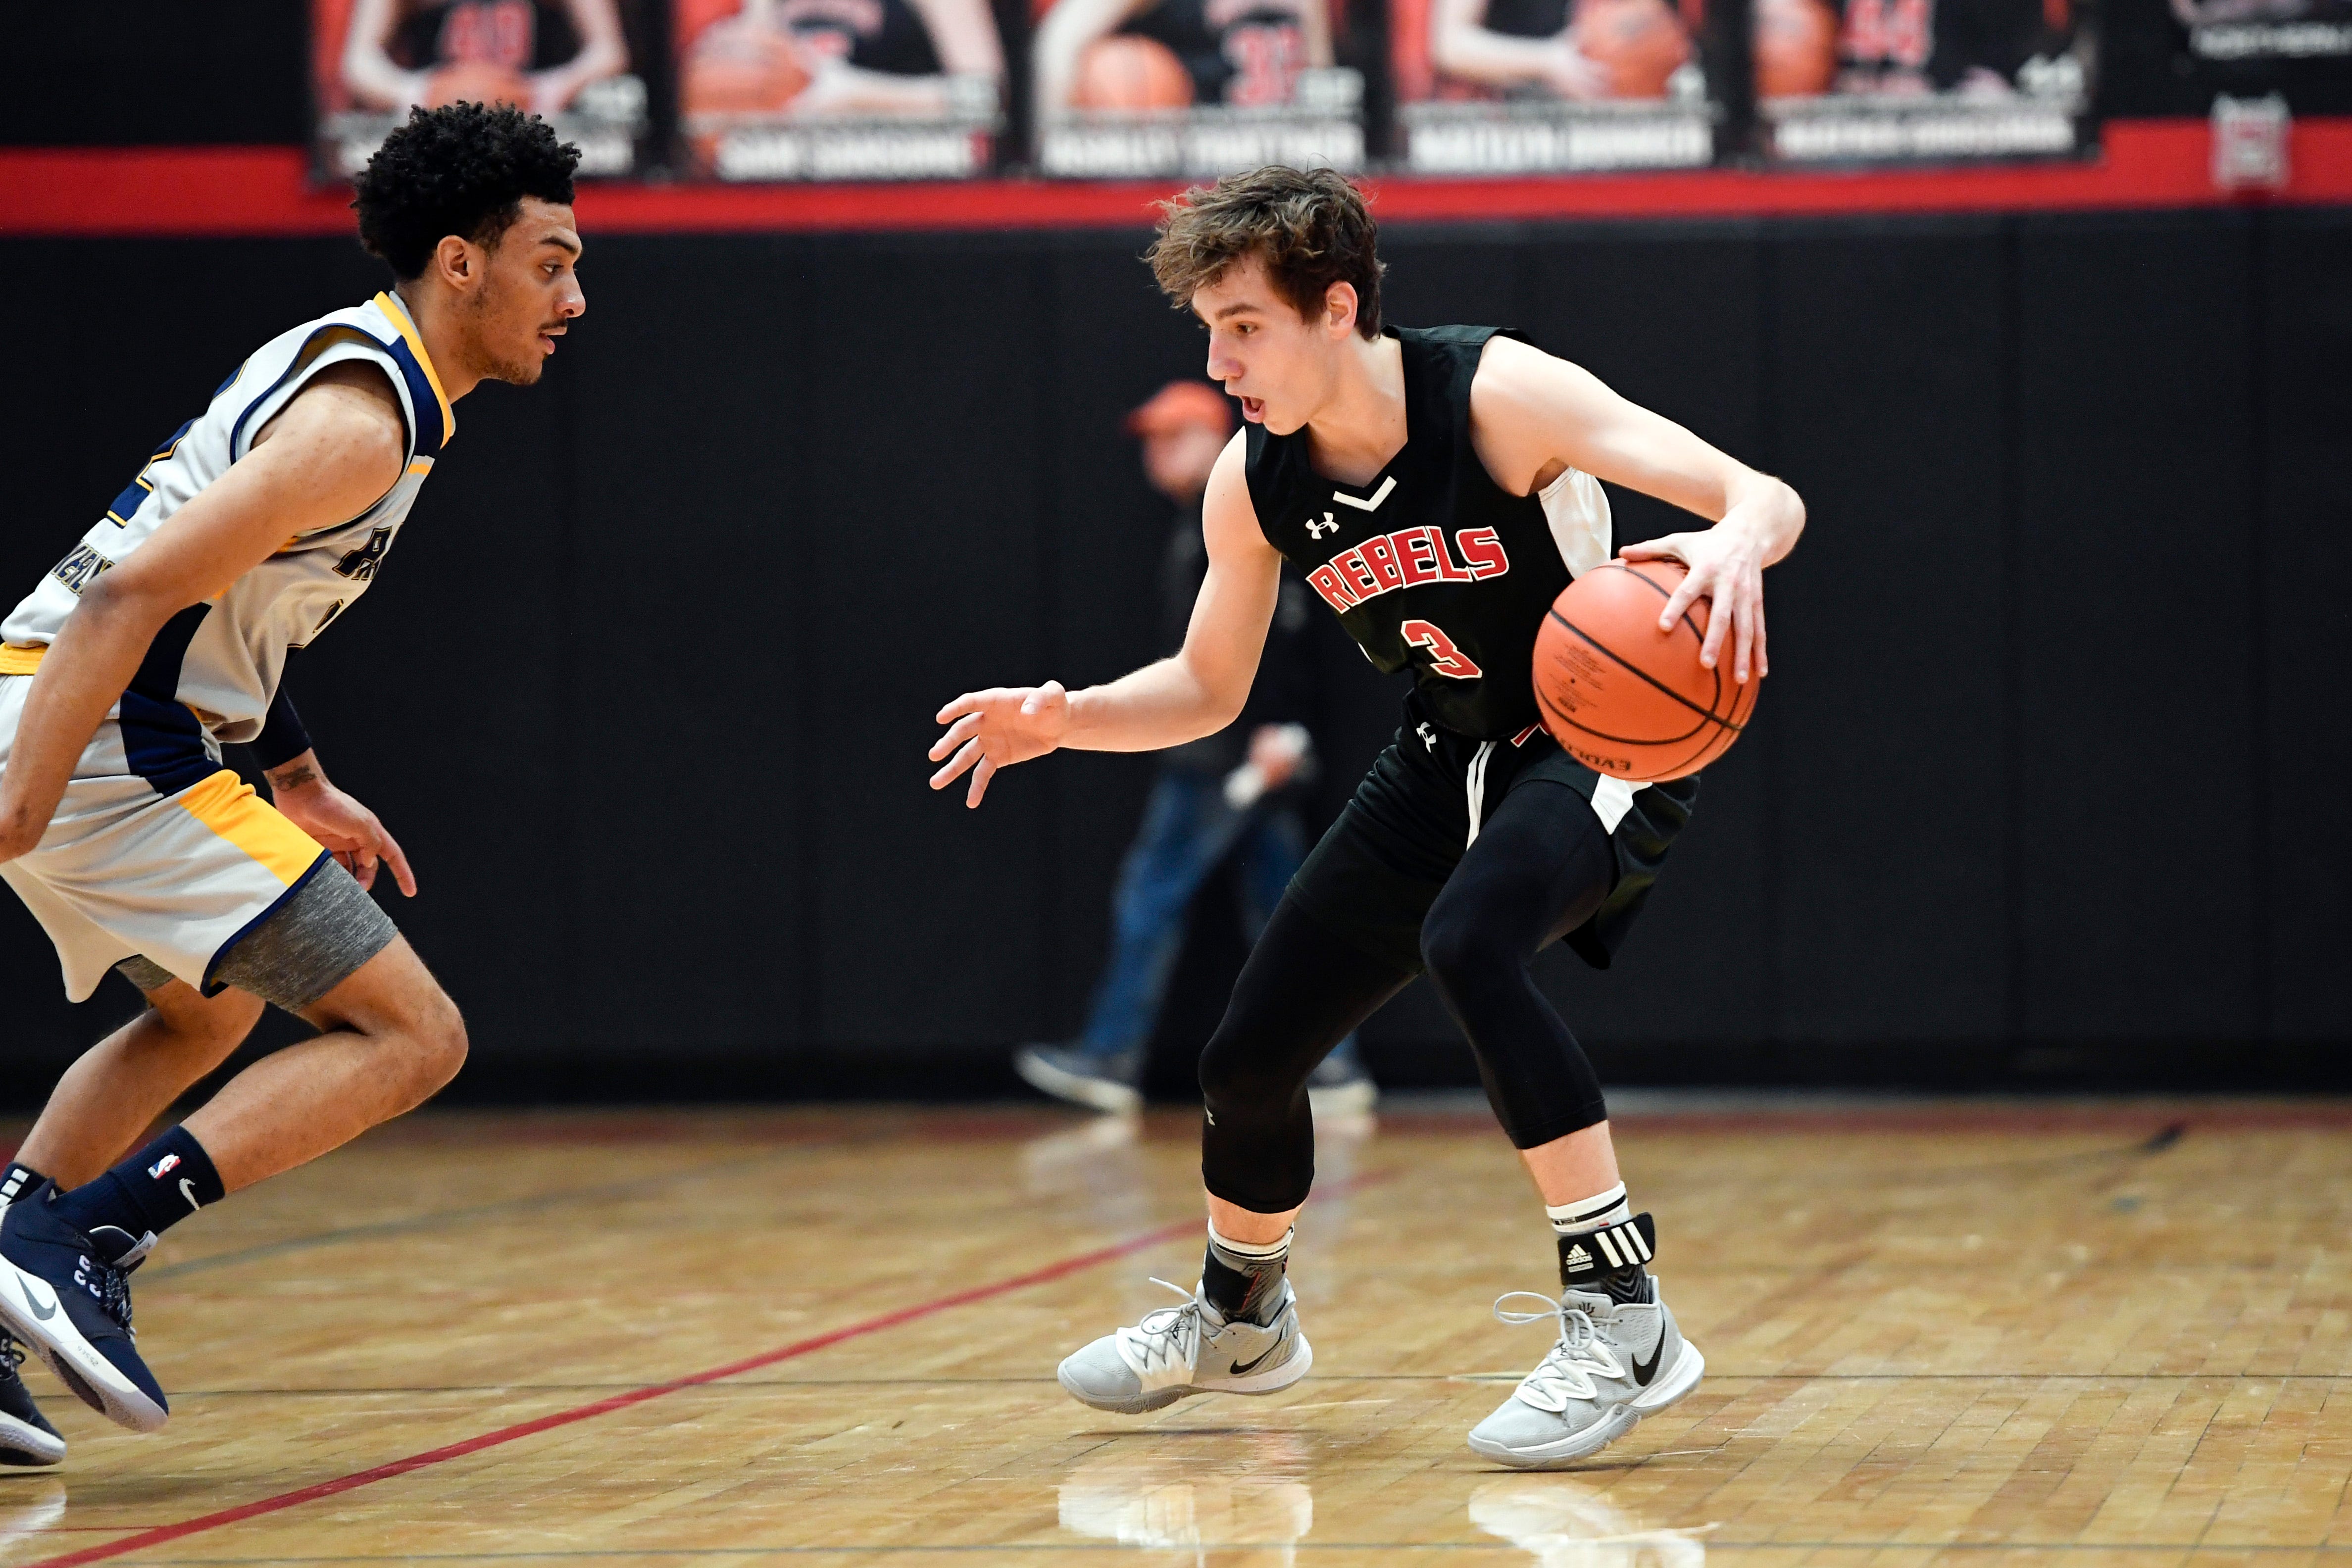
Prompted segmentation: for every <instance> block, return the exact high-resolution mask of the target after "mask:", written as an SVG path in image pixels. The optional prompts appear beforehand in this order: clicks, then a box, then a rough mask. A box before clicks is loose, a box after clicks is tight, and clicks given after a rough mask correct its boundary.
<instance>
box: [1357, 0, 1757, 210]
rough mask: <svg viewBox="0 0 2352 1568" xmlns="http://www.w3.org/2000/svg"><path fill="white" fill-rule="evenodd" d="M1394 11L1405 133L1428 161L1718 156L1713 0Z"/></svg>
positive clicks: (1413, 153)
mask: <svg viewBox="0 0 2352 1568" xmlns="http://www.w3.org/2000/svg"><path fill="white" fill-rule="evenodd" d="M1720 10H1721V5H1720V0H1717V11H1718V12H1720ZM1390 16H1391V27H1392V32H1391V41H1392V47H1393V59H1394V65H1395V72H1396V89H1397V91H1396V98H1397V110H1396V112H1397V137H1398V141H1399V143H1400V151H1401V152H1402V156H1403V163H1404V166H1405V167H1406V168H1407V169H1409V170H1411V171H1412V172H1415V173H1424V174H1519V173H1549V172H1597V171H1606V170H1636V169H1685V168H1692V167H1696V166H1698V165H1701V164H1705V163H1709V162H1713V161H1714V159H1715V141H1716V128H1717V125H1718V124H1719V123H1720V122H1721V121H1722V119H1723V105H1722V96H1723V95H1722V93H1721V91H1720V88H1721V86H1722V83H1723V79H1724V73H1725V60H1724V57H1725V55H1726V53H1727V51H1726V50H1725V49H1724V48H1723V47H1722V44H1723V40H1722V38H1721V37H1720V24H1719V22H1717V20H1716V19H1714V18H1711V17H1710V16H1709V14H1708V5H1707V0H1679V3H1675V0H1391V9H1390Z"/></svg>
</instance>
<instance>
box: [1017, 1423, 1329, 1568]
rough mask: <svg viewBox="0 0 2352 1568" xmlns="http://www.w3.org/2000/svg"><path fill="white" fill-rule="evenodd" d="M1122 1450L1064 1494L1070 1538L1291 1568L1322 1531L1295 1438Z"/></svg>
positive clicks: (1148, 1440)
mask: <svg viewBox="0 0 2352 1568" xmlns="http://www.w3.org/2000/svg"><path fill="white" fill-rule="evenodd" d="M1183 1442H1184V1440H1183V1439H1179V1438H1175V1437H1162V1436H1153V1437H1144V1436H1141V1435H1139V1436H1138V1437H1134V1438H1131V1439H1125V1438H1123V1439H1121V1440H1119V1441H1117V1442H1114V1443H1112V1444H1111V1445H1109V1447H1108V1448H1106V1449H1105V1450H1104V1451H1103V1452H1102V1453H1100V1454H1097V1455H1096V1456H1095V1457H1093V1458H1088V1459H1087V1460H1085V1461H1084V1462H1083V1463H1081V1464H1079V1465H1078V1466H1077V1467H1076V1469H1073V1470H1072V1471H1071V1472H1070V1476H1069V1479H1067V1480H1066V1481H1064V1482H1063V1483H1062V1486H1061V1504H1062V1509H1061V1522H1062V1528H1063V1529H1064V1530H1066V1531H1070V1532H1071V1533H1073V1534H1076V1535H1083V1536H1087V1537H1089V1538H1091V1539H1094V1540H1097V1541H1115V1542H1118V1543H1119V1544H1120V1545H1122V1546H1139V1547H1158V1548H1161V1549H1164V1550H1169V1551H1177V1552H1186V1553H1189V1554H1190V1555H1191V1556H1192V1559H1193V1561H1194V1562H1196V1563H1202V1564H1207V1563H1216V1564H1218V1565H1219V1568H1240V1565H1242V1564H1265V1568H1283V1565H1286V1564H1289V1563H1292V1562H1294V1561H1295V1560H1296V1557H1297V1553H1296V1552H1295V1551H1294V1550H1293V1548H1294V1547H1295V1546H1296V1545H1297V1542H1299V1541H1300V1540H1301V1539H1302V1538H1303V1537H1305V1535H1306V1534H1307V1531H1309V1530H1311V1529H1313V1528H1314V1525H1315V1495H1314V1493H1312V1492H1311V1491H1309V1490H1307V1482H1306V1479H1305V1476H1306V1471H1307V1444H1306V1442H1305V1440H1304V1439H1303V1438H1301V1437H1297V1436H1296V1435H1294V1434H1291V1433H1287V1432H1263V1433H1249V1434H1220V1435H1219V1436H1217V1437H1214V1438H1213V1439H1210V1442H1211V1443H1213V1448H1212V1447H1209V1446H1207V1445H1203V1446H1201V1447H1197V1448H1194V1447H1185V1446H1182V1445H1183Z"/></svg>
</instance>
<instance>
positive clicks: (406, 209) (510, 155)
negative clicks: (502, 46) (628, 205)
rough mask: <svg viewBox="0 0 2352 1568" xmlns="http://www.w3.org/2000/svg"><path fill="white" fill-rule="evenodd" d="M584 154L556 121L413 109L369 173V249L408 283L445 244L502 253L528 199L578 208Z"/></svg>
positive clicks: (362, 199)
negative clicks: (575, 179) (453, 238)
mask: <svg viewBox="0 0 2352 1568" xmlns="http://www.w3.org/2000/svg"><path fill="white" fill-rule="evenodd" d="M579 162H580V149H579V148H577V147H575V146H573V145H572V143H570V142H568V141H557V140H556V139H555V132H554V131H551V130H550V129H549V128H548V124H547V121H545V120H541V119H540V118H539V117H538V116H537V115H528V114H525V113H523V112H522V111H521V110H519V109H510V108H508V107H506V106H505V105H502V104H501V105H498V106H494V107H493V106H487V105H483V104H478V103H452V104H448V105H446V106H444V107H443V108H440V109H414V110H409V113H408V123H407V124H405V125H403V126H401V127H399V128H397V129H396V130H394V131H393V133H392V134H391V135H389V136H387V137H385V138H384V139H383V146H381V147H379V148H377V149H376V151H375V156H374V157H373V158H371V159H369V160H368V162H367V167H366V168H365V169H363V170H362V171H361V172H360V177H359V179H358V181H357V182H356V184H357V186H358V190H359V194H358V196H357V198H356V199H355V200H353V201H352V210H353V211H355V212H357V213H358V214H359V215H360V243H361V244H362V245H363V246H366V247H367V249H368V254H369V255H371V256H381V257H382V258H383V260H384V261H385V262H386V263H387V264H389V265H390V267H392V271H393V276H394V277H398V278H401V279H403V280H406V279H408V278H412V277H415V276H417V275H418V274H419V273H421V272H423V271H424V270H425V263H426V262H427V261H429V260H431V259H432V257H433V249H434V247H435V246H437V245H439V244H440V243H441V241H442V239H443V237H444V236H445V235H459V236H461V237H463V238H465V239H469V240H472V241H473V242H474V243H475V244H476V245H485V246H494V245H496V244H498V241H499V235H502V234H504V233H506V231H507V225H509V224H511V223H513V222H514V221H515V219H517V218H518V217H520V216H521V215H522V199H523V198H524V197H525V196H537V197H538V198H539V199H540V200H541V201H542V202H556V203H564V204H568V203H570V202H571V200H572V170H573V169H574V168H575V167H577V166H578V164H579Z"/></svg>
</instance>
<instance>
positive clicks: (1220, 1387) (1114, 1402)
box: [1054, 1333, 1315, 1416]
mask: <svg viewBox="0 0 2352 1568" xmlns="http://www.w3.org/2000/svg"><path fill="white" fill-rule="evenodd" d="M1314 1364H1315V1347H1314V1346H1313V1345H1311V1344H1309V1343H1307V1336H1306V1335H1305V1334H1303V1333H1302V1334H1300V1335H1299V1336H1298V1354H1296V1355H1294V1356H1292V1357H1291V1358H1290V1359H1289V1360H1288V1361H1286V1362H1284V1363H1283V1364H1281V1365H1280V1366H1276V1367H1270V1368H1268V1369H1267V1370H1266V1371H1264V1372H1261V1373H1258V1374H1256V1375H1254V1376H1250V1377H1228V1378H1224V1379H1222V1380H1220V1381H1218V1382H1215V1383H1175V1384H1171V1385H1168V1386H1167V1387H1165V1388H1155V1389H1153V1390H1151V1391H1150V1393H1148V1394H1139V1395H1137V1396H1135V1397H1133V1398H1132V1399H1105V1398H1102V1397H1099V1396H1096V1395H1092V1394H1088V1393H1087V1391H1086V1390H1085V1389H1083V1388H1080V1387H1079V1386H1078V1385H1076V1384H1075V1383H1073V1382H1071V1381H1070V1375H1069V1372H1068V1370H1067V1369H1066V1367H1065V1368H1063V1369H1061V1370H1057V1371H1056V1372H1055V1374H1054V1381H1055V1382H1056V1383H1059V1384H1060V1385H1062V1388H1063V1391H1064V1392H1066V1394H1068V1395H1069V1396H1070V1397H1071V1398H1073V1399H1075V1400H1076V1401H1077V1402H1078V1403H1079V1404H1081V1405H1084V1406H1087V1407H1088V1408H1089V1409H1094V1410H1108V1411H1109V1412H1110V1413H1111V1414H1113V1415H1115V1416H1141V1415H1143V1414H1145V1413H1146V1412H1148V1411H1152V1410H1164V1409H1166V1408H1167V1407H1168V1406H1171V1405H1173V1404H1175V1403H1176V1401H1178V1400H1179V1399H1190V1398H1191V1397H1192V1396H1193V1395H1195V1394H1245V1395H1248V1396H1252V1397H1256V1396H1261V1395H1266V1394H1279V1393H1281V1392H1282V1391H1283V1390H1284V1389H1286V1388H1287V1387H1289V1386H1290V1385H1292V1384H1294V1383H1296V1382H1297V1381H1298V1380H1299V1379H1300V1378H1302V1377H1304V1376H1306V1375H1307V1368H1309V1367H1311V1366H1313V1365H1314Z"/></svg>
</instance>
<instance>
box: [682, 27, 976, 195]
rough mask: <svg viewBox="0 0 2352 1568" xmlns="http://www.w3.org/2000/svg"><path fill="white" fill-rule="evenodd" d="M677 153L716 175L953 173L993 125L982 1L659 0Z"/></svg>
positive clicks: (901, 176)
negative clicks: (666, 11) (667, 22)
mask: <svg viewBox="0 0 2352 1568" xmlns="http://www.w3.org/2000/svg"><path fill="white" fill-rule="evenodd" d="M672 16H673V18H674V34H673V36H674V47H675V51H676V58H677V82H678V128H679V131H680V134H681V138H682V140H683V141H684V144H685V145H684V148H683V150H682V156H681V160H680V161H681V163H682V164H683V165H684V166H685V167H686V168H687V169H688V171H690V172H694V173H698V174H702V175H707V176H710V177H715V178H717V179H720V180H965V179H971V178H973V177H975V176H978V175H982V174H986V173H987V172H989V171H990V169H991V166H992V164H993V162H994V160H995V151H996V138H997V136H998V134H999V132H1000V131H1002V130H1003V112H1002V107H1001V106H1002V103H1003V89H1004V46H1003V39H1002V38H1001V37H999V36H998V34H997V29H996V19H995V17H994V16H992V14H991V13H990V10H989V6H988V0H673V9H672Z"/></svg>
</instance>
